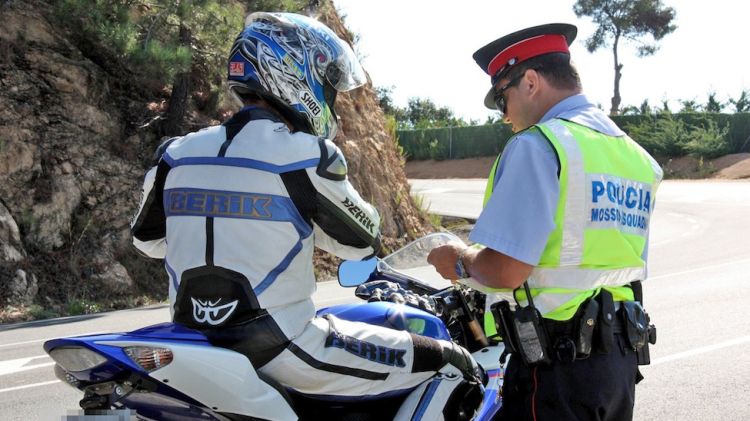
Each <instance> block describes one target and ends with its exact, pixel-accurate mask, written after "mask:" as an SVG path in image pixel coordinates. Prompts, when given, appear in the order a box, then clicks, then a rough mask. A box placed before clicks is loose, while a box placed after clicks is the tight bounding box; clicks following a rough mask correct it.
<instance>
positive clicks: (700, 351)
mask: <svg viewBox="0 0 750 421" xmlns="http://www.w3.org/2000/svg"><path fill="white" fill-rule="evenodd" d="M745 342H750V336H741V337H739V338H736V339H731V340H728V341H724V342H719V343H718V344H713V345H708V346H703V347H700V348H695V349H691V350H689V351H683V352H678V353H676V354H672V355H667V356H666V357H661V358H656V359H655V360H653V361H651V365H652V366H654V365H659V364H663V363H669V362H672V361H676V360H681V359H683V358H688V357H693V356H696V355H700V354H705V353H707V352H711V351H717V350H719V349H722V348H728V347H730V346H736V345H740V344H743V343H745Z"/></svg>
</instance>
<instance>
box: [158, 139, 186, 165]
mask: <svg viewBox="0 0 750 421" xmlns="http://www.w3.org/2000/svg"><path fill="white" fill-rule="evenodd" d="M181 137H182V136H175V137H172V138H169V139H167V140H165V141H164V142H162V143H161V145H159V147H158V148H156V152H154V157H153V158H151V165H152V166H154V165H157V164H158V163H159V160H160V159H161V157H162V155H164V152H166V151H167V148H168V147H169V145H171V144H172V142H174V141H175V140H177V139H180V138H181Z"/></svg>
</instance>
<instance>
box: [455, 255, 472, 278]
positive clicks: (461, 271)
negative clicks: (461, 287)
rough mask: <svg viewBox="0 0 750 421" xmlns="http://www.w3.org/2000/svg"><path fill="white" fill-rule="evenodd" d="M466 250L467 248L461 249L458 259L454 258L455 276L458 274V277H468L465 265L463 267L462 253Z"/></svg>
mask: <svg viewBox="0 0 750 421" xmlns="http://www.w3.org/2000/svg"><path fill="white" fill-rule="evenodd" d="M466 250H468V248H465V249H463V250H462V251H461V254H459V255H458V260H456V276H458V279H466V278H468V277H469V272H467V271H466V267H464V254H465V253H466Z"/></svg>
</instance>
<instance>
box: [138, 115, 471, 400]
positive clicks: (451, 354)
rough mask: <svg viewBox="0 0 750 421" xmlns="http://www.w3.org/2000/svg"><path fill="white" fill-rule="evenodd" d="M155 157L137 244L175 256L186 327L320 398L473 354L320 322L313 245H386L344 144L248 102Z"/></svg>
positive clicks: (424, 374) (414, 380)
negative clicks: (354, 180) (292, 127)
mask: <svg viewBox="0 0 750 421" xmlns="http://www.w3.org/2000/svg"><path fill="white" fill-rule="evenodd" d="M154 164H155V165H154V167H153V168H151V169H150V170H149V171H148V173H147V174H146V177H145V182H144V186H143V196H142V199H141V205H140V209H139V211H138V213H137V215H136V216H135V218H134V220H133V224H132V232H133V238H134V239H133V241H134V244H135V246H136V247H137V248H138V249H139V250H141V251H142V252H143V253H145V254H146V255H148V256H150V257H154V258H164V260H165V261H164V265H165V267H166V269H167V272H168V274H169V280H170V284H169V300H170V303H171V305H172V314H173V317H174V320H175V322H178V323H181V324H184V325H186V326H188V327H191V328H194V329H198V330H201V331H202V332H204V333H205V334H206V336H207V337H208V338H209V340H210V341H211V342H212V343H213V344H215V345H217V346H223V347H227V348H231V349H234V350H236V351H238V352H241V353H243V354H245V355H246V356H248V358H249V359H250V360H251V362H252V363H253V366H254V367H255V368H256V369H257V370H258V371H260V372H261V373H262V374H265V375H266V376H268V377H271V378H273V379H275V380H276V381H278V382H280V383H281V384H283V385H284V386H286V387H289V388H292V389H295V390H296V391H298V392H300V393H304V394H310V395H317V396H332V397H337V398H345V397H362V396H368V395H373V396H374V395H380V394H384V393H386V392H393V391H396V390H405V389H410V388H414V387H416V386H417V385H419V384H420V383H422V382H425V381H426V380H428V379H430V378H431V377H432V376H434V375H435V372H436V371H438V370H439V369H440V368H441V367H443V366H445V365H446V364H452V365H456V362H455V361H456V359H457V358H459V359H460V356H461V355H463V354H465V350H464V351H463V352H460V351H456V350H455V349H454V348H453V347H451V350H447V345H446V344H445V343H443V342H445V341H436V340H432V339H429V338H423V337H419V336H416V335H412V334H410V333H408V332H403V331H396V330H392V329H388V328H384V327H378V326H372V325H368V324H364V323H355V322H350V321H345V320H339V319H336V318H335V317H332V316H328V317H325V318H316V317H315V308H314V305H313V302H312V299H311V296H312V294H313V292H314V291H315V287H316V284H315V276H314V273H313V266H312V256H313V247H314V246H317V247H320V248H321V249H323V250H326V251H328V252H330V253H333V254H335V255H336V256H339V257H341V258H345V259H360V258H364V257H367V256H370V255H373V254H374V253H375V252H377V250H378V248H379V242H380V237H379V216H378V213H377V211H376V210H375V208H374V207H372V206H371V205H370V204H368V203H367V202H365V201H364V200H363V199H362V198H361V197H360V195H359V194H358V193H357V191H356V190H355V189H354V188H353V187H352V185H351V184H350V183H349V181H348V180H347V177H346V162H345V160H344V158H343V156H342V154H341V152H340V150H339V149H338V148H337V147H336V146H335V145H334V144H333V143H332V142H331V141H330V140H325V139H319V138H317V137H315V136H312V135H309V134H306V133H302V132H296V133H292V132H290V131H289V129H288V128H287V126H286V125H285V124H284V123H283V122H281V121H280V119H279V118H278V117H277V116H276V115H275V114H274V113H272V112H270V111H269V110H266V109H263V108H255V107H245V108H243V109H242V110H241V111H240V112H238V113H237V114H235V115H234V116H233V117H232V118H231V119H230V120H229V121H227V122H226V123H224V124H223V125H221V126H214V127H210V128H207V129H204V130H201V131H198V132H195V133H191V134H188V135H186V136H184V137H180V138H175V139H171V140H170V141H168V142H166V143H165V144H163V145H162V146H160V147H159V150H158V151H157V154H156V157H155V163H154ZM469 360H470V357H469ZM469 364H470V363H469Z"/></svg>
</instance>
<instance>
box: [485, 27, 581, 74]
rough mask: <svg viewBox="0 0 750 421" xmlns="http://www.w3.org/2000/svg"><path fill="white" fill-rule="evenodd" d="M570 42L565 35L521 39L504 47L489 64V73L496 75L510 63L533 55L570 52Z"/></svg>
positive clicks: (512, 64)
mask: <svg viewBox="0 0 750 421" xmlns="http://www.w3.org/2000/svg"><path fill="white" fill-rule="evenodd" d="M569 52H570V50H568V42H567V41H566V39H565V36H564V35H557V34H555V35H539V36H537V37H533V38H528V39H525V40H523V41H519V42H517V43H515V44H513V45H511V46H510V47H508V48H506V49H504V50H503V51H501V52H500V53H498V55H496V56H495V57H494V58H493V59H492V60H490V64H489V66H487V74H488V75H490V76H493V77H494V76H495V75H497V74H498V72H501V71H503V70H505V68H506V67H507V66H508V65H511V66H514V65H516V64H518V63H521V62H523V61H525V60H528V59H530V58H532V57H536V56H540V55H542V54H547V53H569Z"/></svg>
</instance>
